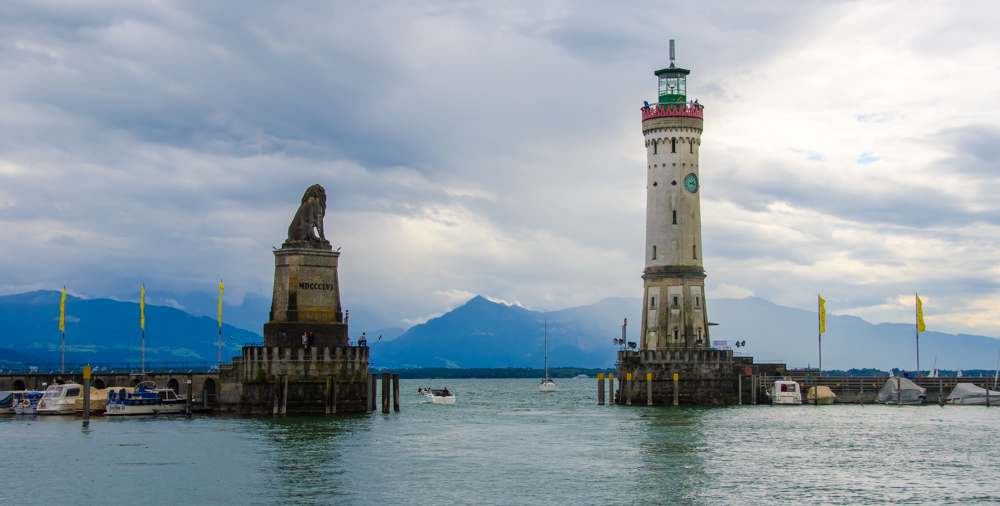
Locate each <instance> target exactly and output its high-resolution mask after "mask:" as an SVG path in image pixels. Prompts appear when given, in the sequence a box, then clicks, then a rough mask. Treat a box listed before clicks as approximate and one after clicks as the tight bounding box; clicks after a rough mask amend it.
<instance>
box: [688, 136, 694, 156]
mask: <svg viewBox="0 0 1000 506" xmlns="http://www.w3.org/2000/svg"><path fill="white" fill-rule="evenodd" d="M688 147H689V148H691V154H692V155H693V154H694V141H693V140H692V141H690V142H688Z"/></svg>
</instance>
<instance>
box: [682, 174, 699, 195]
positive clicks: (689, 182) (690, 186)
mask: <svg viewBox="0 0 1000 506" xmlns="http://www.w3.org/2000/svg"><path fill="white" fill-rule="evenodd" d="M684 188H687V191H689V192H691V193H695V192H697V191H698V176H696V175H694V174H688V175H687V176H685V177H684Z"/></svg>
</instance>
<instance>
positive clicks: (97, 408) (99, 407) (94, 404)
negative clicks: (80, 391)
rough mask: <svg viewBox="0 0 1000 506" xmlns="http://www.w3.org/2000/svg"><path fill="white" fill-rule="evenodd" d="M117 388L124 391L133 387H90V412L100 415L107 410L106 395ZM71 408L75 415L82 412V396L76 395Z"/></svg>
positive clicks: (131, 389) (133, 389)
mask: <svg viewBox="0 0 1000 506" xmlns="http://www.w3.org/2000/svg"><path fill="white" fill-rule="evenodd" d="M119 390H125V391H126V392H133V391H135V388H132V387H112V388H93V387H92V388H91V389H90V414H91V415H94V416H101V415H103V414H104V412H105V411H106V410H107V405H108V396H110V395H111V393H112V392H117V391H119ZM73 410H74V411H75V412H76V414H77V415H82V414H83V398H82V397H78V398H77V399H76V402H75V403H74V404H73Z"/></svg>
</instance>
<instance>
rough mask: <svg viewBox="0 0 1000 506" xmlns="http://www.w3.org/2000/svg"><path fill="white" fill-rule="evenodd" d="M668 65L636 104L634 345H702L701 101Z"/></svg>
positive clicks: (644, 347)
mask: <svg viewBox="0 0 1000 506" xmlns="http://www.w3.org/2000/svg"><path fill="white" fill-rule="evenodd" d="M690 73H691V71H690V70H687V69H682V68H678V67H676V66H675V65H674V41H673V40H671V41H670V67H668V68H665V69H662V70H657V71H656V72H655V74H656V76H657V78H658V79H659V100H658V101H657V103H656V104H653V105H650V104H647V105H646V106H645V107H643V108H642V134H643V136H644V137H645V141H646V253H645V257H646V267H645V270H643V273H642V279H643V281H644V282H643V286H644V291H645V297H644V300H645V302H644V304H643V319H642V337H641V342H640V349H641V350H646V351H655V350H707V349H709V348H710V342H709V338H708V317H707V314H706V311H705V269H704V267H703V266H702V249H701V197H700V195H701V184H700V183H701V180H700V177H699V169H700V167H699V163H698V152H699V148H700V147H701V131H702V125H703V119H702V111H703V107H702V106H701V105H700V104H698V103H697V102H689V101H688V95H687V76H688V74H690Z"/></svg>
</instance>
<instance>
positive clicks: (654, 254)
mask: <svg viewBox="0 0 1000 506" xmlns="http://www.w3.org/2000/svg"><path fill="white" fill-rule="evenodd" d="M653 260H656V246H653Z"/></svg>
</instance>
